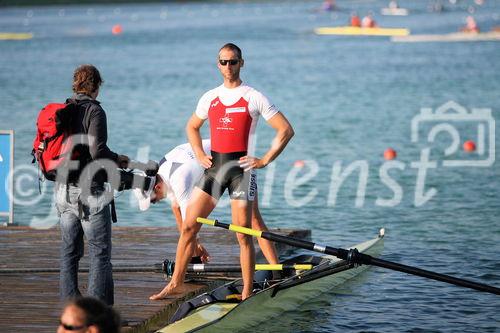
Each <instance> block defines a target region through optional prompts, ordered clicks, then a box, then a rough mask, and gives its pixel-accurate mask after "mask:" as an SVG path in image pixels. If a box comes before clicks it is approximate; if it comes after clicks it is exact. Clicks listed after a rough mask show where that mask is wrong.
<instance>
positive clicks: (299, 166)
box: [293, 160, 306, 168]
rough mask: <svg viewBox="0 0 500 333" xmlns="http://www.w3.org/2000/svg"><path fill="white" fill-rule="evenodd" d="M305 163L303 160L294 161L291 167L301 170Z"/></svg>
mask: <svg viewBox="0 0 500 333" xmlns="http://www.w3.org/2000/svg"><path fill="white" fill-rule="evenodd" d="M305 164H306V163H305V162H304V161H303V160H296V161H295V162H294V163H293V166H294V167H296V168H303V167H304V165H305Z"/></svg>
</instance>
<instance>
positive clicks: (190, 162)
mask: <svg viewBox="0 0 500 333" xmlns="http://www.w3.org/2000/svg"><path fill="white" fill-rule="evenodd" d="M202 145H203V151H205V152H210V140H203V141H202ZM159 164H160V168H159V170H158V174H157V175H156V180H155V182H154V186H153V187H152V189H151V190H150V191H143V190H142V189H140V188H136V189H134V194H135V195H136V197H137V198H138V199H139V208H140V209H141V210H142V211H144V210H147V209H148V208H149V206H150V205H151V203H157V202H159V201H161V200H163V199H164V198H168V199H169V200H170V203H171V208H172V214H173V215H174V217H175V221H176V223H177V228H178V229H179V232H181V230H182V221H184V220H185V218H186V208H187V205H188V202H189V199H190V198H191V193H192V192H193V189H194V187H195V185H196V184H197V183H198V182H199V181H200V179H201V177H202V176H203V171H204V169H203V167H202V166H201V165H200V164H199V163H198V160H196V157H195V155H194V152H193V149H192V148H191V145H190V144H189V143H185V144H182V145H179V146H177V147H175V148H174V149H172V150H171V151H169V152H168V153H167V154H166V155H165V156H164V157H163V158H162V159H161V161H160V163H159ZM251 180H252V181H255V182H256V181H257V177H256V176H253V177H252V178H251ZM252 186H255V189H256V190H255V200H254V202H253V206H252V228H253V229H256V230H263V231H267V227H266V225H265V224H264V220H263V219H262V216H261V215H260V212H259V207H258V200H257V184H256V183H255V184H252ZM258 241H259V246H260V248H261V249H262V253H263V254H264V256H265V257H266V259H267V261H268V262H269V263H270V264H278V263H279V260H278V255H277V253H276V249H275V247H274V244H273V243H272V242H270V241H268V240H265V239H263V238H259V239H258ZM208 260H209V255H208V252H207V251H206V250H205V248H204V247H203V246H202V245H201V244H200V242H199V240H198V239H197V240H196V245H195V251H194V255H193V258H192V259H191V263H194V264H196V263H200V262H207V261H208Z"/></svg>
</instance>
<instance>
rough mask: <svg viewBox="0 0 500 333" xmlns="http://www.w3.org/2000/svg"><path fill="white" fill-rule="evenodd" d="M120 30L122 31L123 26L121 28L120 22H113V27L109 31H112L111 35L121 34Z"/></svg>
mask: <svg viewBox="0 0 500 333" xmlns="http://www.w3.org/2000/svg"><path fill="white" fill-rule="evenodd" d="M122 32H123V28H122V26H121V24H115V25H114V26H113V28H112V29H111V33H112V34H113V35H119V34H121V33H122Z"/></svg>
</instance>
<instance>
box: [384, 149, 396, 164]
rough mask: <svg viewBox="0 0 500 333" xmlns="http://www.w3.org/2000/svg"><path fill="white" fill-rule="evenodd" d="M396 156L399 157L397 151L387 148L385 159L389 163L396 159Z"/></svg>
mask: <svg viewBox="0 0 500 333" xmlns="http://www.w3.org/2000/svg"><path fill="white" fill-rule="evenodd" d="M396 156H398V154H397V153H396V151H395V150H394V149H392V148H387V149H386V150H385V151H384V158H385V159H386V160H388V161H390V160H393V159H395V158H396Z"/></svg>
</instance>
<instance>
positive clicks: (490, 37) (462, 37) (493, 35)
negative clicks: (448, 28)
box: [391, 31, 500, 43]
mask: <svg viewBox="0 0 500 333" xmlns="http://www.w3.org/2000/svg"><path fill="white" fill-rule="evenodd" d="M391 41H392V42H397V43H422V42H487V41H500V32H496V31H492V32H484V33H470V32H456V33H451V34H444V35H409V36H394V37H392V38H391Z"/></svg>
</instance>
